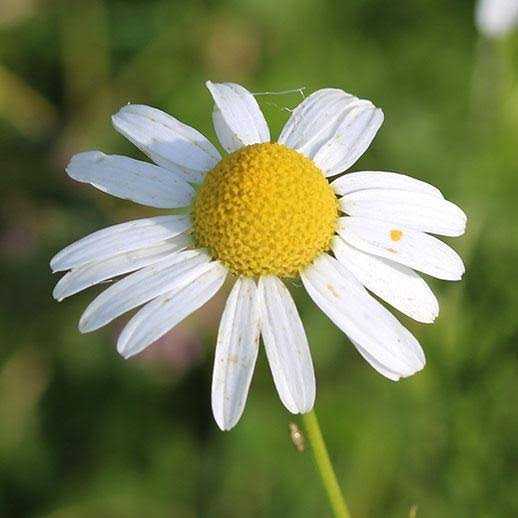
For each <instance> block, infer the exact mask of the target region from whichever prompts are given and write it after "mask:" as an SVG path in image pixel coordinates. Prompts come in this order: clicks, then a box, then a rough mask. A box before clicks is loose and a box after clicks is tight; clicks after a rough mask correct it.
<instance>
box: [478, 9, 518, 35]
mask: <svg viewBox="0 0 518 518" xmlns="http://www.w3.org/2000/svg"><path fill="white" fill-rule="evenodd" d="M475 23H476V25H477V27H478V29H479V31H480V32H481V33H482V34H484V36H486V37H488V38H500V37H502V36H505V35H506V34H507V33H509V32H511V30H513V29H515V28H516V27H517V26H518V0H478V3H477V7H476V10H475Z"/></svg>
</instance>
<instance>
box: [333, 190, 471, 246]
mask: <svg viewBox="0 0 518 518" xmlns="http://www.w3.org/2000/svg"><path fill="white" fill-rule="evenodd" d="M340 207H341V209H342V211H343V212H345V213H347V214H349V215H350V216H359V217H364V218H368V219H371V220H380V221H386V222H388V223H394V224H396V225H403V226H406V227H408V228H412V229H414V230H421V231H422V232H430V233H432V234H440V235H443V236H461V235H462V234H464V232H465V230H466V215H465V214H464V212H462V210H461V209H460V208H459V207H457V205H454V204H453V203H451V202H449V201H447V200H445V199H444V198H439V197H437V196H433V195H431V194H424V193H418V192H410V191H403V190H398V189H366V190H363V191H356V192H353V193H350V194H346V195H345V196H343V197H342V198H340Z"/></svg>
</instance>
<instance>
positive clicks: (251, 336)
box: [212, 277, 260, 430]
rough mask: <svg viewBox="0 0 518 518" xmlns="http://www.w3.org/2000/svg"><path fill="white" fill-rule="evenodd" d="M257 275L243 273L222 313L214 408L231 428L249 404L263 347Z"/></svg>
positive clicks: (222, 423) (218, 419) (223, 424)
mask: <svg viewBox="0 0 518 518" xmlns="http://www.w3.org/2000/svg"><path fill="white" fill-rule="evenodd" d="M257 294H258V292H257V286H256V283H255V281H254V280H253V279H248V278H246V277H240V278H239V279H238V280H237V281H236V283H235V284H234V287H233V289H232V292H231V293H230V295H229V297H228V300H227V303H226V305H225V310H224V312H223V315H222V316H221V323H220V325H219V332H218V341H217V343H216V353H215V357H214V372H213V374H212V412H213V414H214V418H215V419H216V422H217V423H218V426H219V427H220V428H221V429H222V430H230V429H231V428H232V427H233V426H234V425H235V424H236V423H237V422H238V421H239V418H240V417H241V414H242V413H243V410H244V408H245V403H246V398H247V396H248V390H249V388H250V382H251V381H252V374H253V373H254V367H255V362H256V359H257V353H258V351H259V336H260V322H259V305H258V296H257Z"/></svg>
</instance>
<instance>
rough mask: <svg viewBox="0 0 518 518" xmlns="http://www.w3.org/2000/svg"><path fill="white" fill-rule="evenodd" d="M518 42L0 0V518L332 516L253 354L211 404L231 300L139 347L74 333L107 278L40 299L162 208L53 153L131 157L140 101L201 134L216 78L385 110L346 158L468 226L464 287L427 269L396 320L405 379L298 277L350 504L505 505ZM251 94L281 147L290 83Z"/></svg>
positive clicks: (412, 12)
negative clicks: (408, 335)
mask: <svg viewBox="0 0 518 518" xmlns="http://www.w3.org/2000/svg"><path fill="white" fill-rule="evenodd" d="M517 37H518V36H517V35H515V36H514V37H513V36H512V37H510V38H509V39H507V40H506V41H504V42H498V43H493V44H491V43H490V42H487V41H482V40H481V38H480V37H479V35H478V34H477V32H476V30H475V27H474V26H473V3H472V2H471V1H467V0H466V1H455V2H452V1H446V0H426V1H410V0H407V1H403V0H400V1H388V0H385V1H375V0H366V1H360V0H356V1H348V2H330V1H322V0H297V1H294V0H288V1H284V2H281V1H279V0H276V1H273V0H261V1H257V0H240V1H238V0H234V1H230V0H226V1H225V0H223V1H215V0H213V1H201V0H199V1H185V2H179V1H174V0H173V1H171V0H169V1H166V0H154V1H139V2H137V1H122V0H118V1H116V0H112V1H108V0H104V1H103V0H74V1H71V0H62V1H52V0H46V1H45V0H40V1H37V0H1V3H0V175H1V181H0V185H1V191H0V192H1V198H0V199H1V203H0V218H1V227H0V243H1V244H0V254H1V255H0V271H1V272H2V281H1V284H0V286H1V294H2V296H1V298H0V304H1V308H0V516H2V517H4V516H5V517H13V518H14V517H24V518H25V517H45V518H75V517H78V518H83V517H96V516H97V517H100V518H101V517H102V518H104V517H129V518H133V517H140V516H146V517H147V518H154V517H198V516H199V517H244V516H254V517H256V516H257V517H282V518H288V517H297V518H298V517H305V516H311V517H312V516H329V510H328V505H327V501H326V498H325V494H324V492H323V490H322V488H321V485H320V482H319V480H318V477H317V474H316V472H315V469H314V466H313V463H312V458H311V454H310V452H309V450H306V451H305V452H303V453H298V452H297V451H296V450H295V449H294V448H293V446H292V444H291V442H290V439H289V433H288V423H289V422H290V421H293V422H297V423H299V419H298V418H297V417H296V416H291V415H289V414H288V413H287V412H286V411H285V410H284V408H283V407H282V405H281V404H280V402H279V400H278V397H277V395H276V393H275V389H274V387H273V382H272V379H271V375H270V372H269V370H268V367H267V365H266V362H265V357H264V352H261V353H260V358H259V362H258V368H257V370H256V372H255V375H254V379H253V382H252V388H251V392H250V397H249V399H248V404H247V407H246V410H245V414H244V416H243V418H242V420H241V422H240V423H239V425H238V426H237V427H236V428H235V429H234V430H233V431H231V432H229V433H222V432H220V431H219V430H218V429H217V427H216V425H215V423H214V421H213V419H212V416H211V411H210V378H211V369H212V365H211V363H212V359H213V352H214V342H215V336H216V332H217V323H218V320H219V316H220V313H221V310H222V307H223V303H224V295H225V294H223V293H222V294H221V295H220V296H218V297H217V298H216V299H215V300H214V301H213V302H211V303H210V305H209V306H208V307H207V308H206V309H204V310H202V311H199V312H198V313H196V314H195V315H194V316H192V317H191V318H189V319H188V320H187V321H185V323H184V324H182V325H181V326H180V327H179V328H178V329H177V330H175V331H174V332H172V333H170V334H169V335H167V336H166V337H165V338H164V339H162V340H161V341H160V343H158V344H156V345H155V346H153V347H151V348H150V349H149V350H148V352H146V353H144V354H143V355H141V356H140V357H138V358H136V359H134V360H130V361H124V360H123V359H122V358H121V357H119V356H118V355H117V353H116V351H115V347H114V342H115V338H116V333H117V331H118V330H120V328H121V326H122V322H117V323H115V324H112V325H109V326H107V328H106V329H103V330H102V331H99V332H96V333H93V334H89V335H80V334H79V332H78V331H77V328H76V323H77V321H78V319H79V316H80V314H81V311H82V309H83V308H84V307H85V306H86V305H87V303H88V302H89V301H90V300H91V299H92V297H93V295H94V293H97V292H99V291H100V289H92V290H89V291H88V292H85V293H82V294H80V295H77V296H74V297H72V298H70V299H67V300H66V301H64V302H62V303H61V304H58V303H57V302H55V301H53V300H52V299H51V291H52V287H53V284H54V283H55V282H56V280H57V277H54V278H53V277H52V275H51V274H50V271H49V267H48V261H49V259H50V257H51V256H52V255H53V254H54V253H56V252H57V251H58V250H59V249H60V248H62V247H63V246H65V245H66V244H68V243H70V242H72V241H73V240H75V239H77V238H79V237H81V236H83V235H85V234H87V233H89V232H91V231H94V230H97V229H99V228H101V227H103V226H108V225H111V224H114V223H117V222H121V221H124V220H127V219H131V218H139V217H145V216H148V215H154V214H157V213H158V212H159V211H154V210H149V209H146V208H142V207H139V206H136V205H132V204H130V203H129V202H125V201H121V200H116V199H113V198H110V197H108V196H106V195H103V194H102V193H100V192H99V191H96V190H95V189H93V188H91V187H88V186H85V185H83V184H77V183H75V182H73V181H72V180H70V179H69V178H68V177H67V176H66V174H65V173H64V170H63V169H64V166H65V164H66V162H67V160H68V159H69V158H70V157H71V156H72V155H73V154H74V153H77V152H80V151H83V150H87V149H101V150H103V151H105V152H107V153H125V154H128V155H129V156H133V157H137V158H141V155H140V154H139V153H138V151H137V150H136V149H134V148H131V146H130V145H129V144H128V143H127V142H125V141H124V139H123V138H122V137H121V136H119V135H118V134H117V133H116V132H115V131H113V129H112V128H111V126H110V120H109V117H110V115H111V114H112V113H114V112H116V111H117V110H118V108H119V107H120V106H121V105H123V104H125V103H128V102H137V103H145V104H150V105H153V106H156V107H159V108H161V109H164V110H166V111H168V112H170V113H172V114H174V115H175V116H177V117H178V118H180V119H181V120H182V121H184V122H186V123H188V124H192V125H193V126H195V127H196V128H198V129H200V130H201V131H202V132H203V133H205V134H206V135H207V136H208V137H209V138H211V139H213V140H214V141H215V136H214V131H213V129H212V127H211V117H210V114H211V109H212V102H211V99H210V97H209V94H208V92H207V90H206V89H205V87H204V85H203V83H204V81H205V80H206V79H211V80H214V81H220V80H222V81H234V82H240V83H242V84H244V85H245V86H246V87H248V88H249V89H250V90H251V91H253V92H265V91H279V90H286V89H292V88H299V87H305V88H306V89H305V93H306V94H308V93H310V92H311V91H313V90H316V89H318V88H322V87H328V86H334V87H339V88H343V89H345V90H346V91H349V92H352V93H355V94H357V95H359V96H361V97H366V98H369V99H371V100H373V102H374V103H375V104H377V105H378V106H380V107H382V108H383V110H384V112H385V124H384V125H383V127H382V129H381V131H380V133H379V134H378V137H377V139H376V140H375V142H374V144H373V145H372V147H371V148H370V150H369V152H368V153H367V154H366V155H365V156H364V157H363V158H362V159H361V161H360V162H359V163H358V164H356V165H355V166H354V168H353V170H361V169H371V170H393V171H401V172H405V173H407V174H410V175H412V176H415V177H418V178H421V179H423V180H425V181H428V182H431V183H433V184H434V185H436V186H438V187H439V188H440V189H441V190H442V191H443V193H444V194H445V196H446V197H447V198H448V199H450V200H452V201H454V202H456V203H458V204H459V205H461V206H462V207H463V208H464V209H465V210H466V212H467V213H468V215H469V226H468V232H467V234H466V236H464V237H462V238H460V239H456V240H450V239H447V241H448V242H449V243H451V244H452V245H453V246H454V247H455V248H456V249H457V250H458V251H459V252H460V253H461V255H462V256H463V257H464V258H465V262H466V267H467V273H466V276H465V278H464V279H463V281H461V282H458V283H445V282H437V281H435V280H431V281H430V282H431V285H432V287H433V289H434V291H435V292H436V293H437V295H438V297H439V299H440V303H441V313H440V316H439V318H438V320H437V322H436V323H435V324H434V325H433V326H429V325H428V326H427V325H420V324H415V323H413V322H411V321H410V320H409V319H406V318H405V317H402V316H401V315H399V314H398V317H400V318H401V320H402V321H403V323H404V324H405V325H408V327H409V328H410V329H411V330H412V332H413V333H415V335H416V336H417V337H418V338H419V340H420V342H421V343H422V345H423V348H424V350H425V352H426V354H427V359H428V364H427V366H426V368H425V369H424V371H423V372H421V373H420V374H418V375H416V376H415V377H413V378H411V379H408V380H404V381H401V382H399V383H392V382H390V381H388V380H386V379H384V378H382V377H381V376H380V375H378V374H377V373H375V372H374V371H373V370H372V368H370V367H369V366H368V365H367V364H366V363H365V362H364V361H363V360H362V359H361V357H360V356H359V355H358V354H357V353H356V352H355V350H354V348H353V347H352V345H351V344H350V343H349V341H348V340H347V339H346V338H345V337H344V336H343V335H342V334H341V333H340V332H339V331H338V330H337V329H335V328H334V327H333V325H332V324H331V323H330V322H329V321H328V320H327V319H326V317H325V316H323V315H322V314H321V313H320V312H319V311H317V309H316V308H315V306H314V305H313V304H312V303H311V302H310V300H309V298H308V296H307V295H306V294H305V293H304V291H303V290H302V289H301V287H300V283H298V282H296V283H291V284H290V289H292V292H293V294H294V296H295V299H296V302H297V304H298V307H299V308H300V312H301V314H302V318H303V321H304V324H305V327H306V330H307V334H308V337H309V341H310V345H311V349H312V354H313V359H314V363H315V369H316V375H317V384H318V394H317V406H316V409H317V412H318V413H319V415H320V419H321V424H322V426H323V428H324V432H325V434H326V437H327V439H328V443H329V447H330V450H331V454H332V457H333V460H334V462H335V465H336V468H337V473H338V477H339V479H340V482H341V484H342V486H343V487H344V490H345V493H346V495H347V497H348V500H349V503H350V507H351V510H352V513H353V516H354V517H383V518H385V517H406V516H409V513H411V509H412V507H413V506H417V514H416V516H417V517H419V518H420V517H423V518H425V517H434V518H436V517H456V518H462V517H507V516H516V515H518V478H517V471H518V433H517V432H518V405H517V396H516V394H517V392H518V370H517V369H518V344H517V343H516V342H517V341H518V329H517V325H516V324H517V316H518V286H517V284H518V283H517V280H518V279H517V278H518V275H517V273H516V269H517V266H518V231H517V224H516V213H517V200H518V181H517V179H518V144H517V139H518V82H517V81H516V79H517V76H518V53H517V50H518V49H517V46H518V41H517ZM513 67H514V68H513ZM258 100H259V102H260V104H261V106H262V108H263V110H264V112H265V114H266V116H267V119H268V120H269V122H270V123H271V128H272V135H273V136H276V135H277V134H278V132H279V130H280V128H281V127H282V124H283V122H284V121H285V120H286V119H287V117H288V115H289V113H288V111H287V110H286V108H293V107H294V106H295V105H296V104H297V102H299V100H300V96H299V95H297V94H288V95H282V96H261V97H258ZM121 320H124V319H121ZM299 424H300V423H299ZM412 512H413V511H412Z"/></svg>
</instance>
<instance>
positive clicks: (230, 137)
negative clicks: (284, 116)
mask: <svg viewBox="0 0 518 518" xmlns="http://www.w3.org/2000/svg"><path fill="white" fill-rule="evenodd" d="M206 84H207V88H208V89H209V91H210V93H211V94H212V97H213V98H214V102H215V107H214V110H215V113H217V114H218V115H216V116H215V117H214V129H215V130H216V134H217V135H218V138H219V140H220V142H221V145H222V146H223V147H224V148H225V149H226V151H227V152H229V153H231V152H232V151H236V150H237V149H239V148H241V147H243V146H248V145H250V144H259V143H261V142H269V141H270V130H269V129H268V124H267V123H266V120H265V119H264V115H263V114H262V112H261V109H260V108H259V105H258V104H257V101H256V100H255V97H254V96H253V95H252V94H251V93H250V92H249V91H248V90H246V89H245V88H243V87H242V86H241V85H238V84H235V83H219V84H218V83H212V82H211V81H207V83H206Z"/></svg>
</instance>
